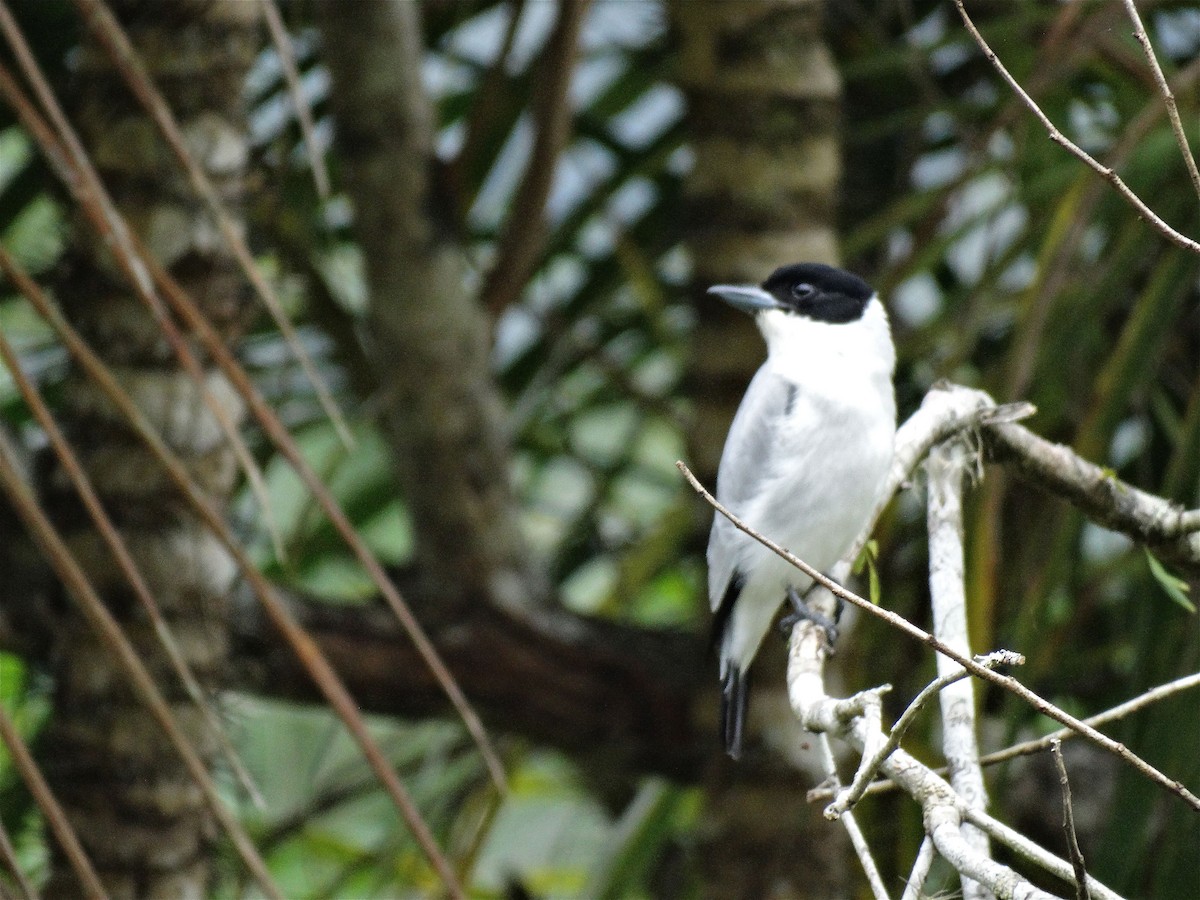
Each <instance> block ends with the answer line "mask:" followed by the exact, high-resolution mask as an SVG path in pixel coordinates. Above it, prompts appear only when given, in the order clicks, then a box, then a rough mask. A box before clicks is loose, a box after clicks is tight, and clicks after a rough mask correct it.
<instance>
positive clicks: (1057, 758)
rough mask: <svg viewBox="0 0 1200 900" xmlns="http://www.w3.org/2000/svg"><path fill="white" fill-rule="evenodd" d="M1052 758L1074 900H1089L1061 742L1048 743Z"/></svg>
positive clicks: (1085, 873)
mask: <svg viewBox="0 0 1200 900" xmlns="http://www.w3.org/2000/svg"><path fill="white" fill-rule="evenodd" d="M1050 753H1051V755H1053V757H1054V768H1055V769H1057V770H1058V786H1059V789H1060V790H1061V791H1062V806H1063V833H1064V834H1065V835H1066V838H1067V855H1068V856H1069V857H1070V860H1071V868H1072V869H1074V870H1075V900H1090V898H1091V894H1090V892H1089V891H1088V886H1087V867H1086V866H1084V864H1083V851H1081V850H1080V849H1079V836H1078V835H1077V834H1076V833H1075V810H1074V808H1073V807H1072V804H1071V782H1070V781H1069V780H1068V779H1067V765H1066V763H1064V762H1063V755H1062V741H1052V742H1051V743H1050Z"/></svg>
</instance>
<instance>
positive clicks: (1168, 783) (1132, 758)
mask: <svg viewBox="0 0 1200 900" xmlns="http://www.w3.org/2000/svg"><path fill="white" fill-rule="evenodd" d="M675 465H676V467H678V469H679V471H680V472H682V473H683V476H684V477H685V478H686V479H687V480H688V483H689V484H690V485H691V486H692V489H693V490H695V491H696V493H698V494H699V495H700V496H701V497H703V498H704V500H705V502H707V503H708V504H709V505H710V506H711V507H712V508H713V509H715V510H716V511H717V512H719V513H720V514H721V515H723V516H725V518H727V519H729V521H730V522H732V523H733V525H734V527H735V528H737V529H738V530H739V531H742V532H744V533H746V534H748V535H749V536H750V537H752V538H754V539H755V540H756V541H758V542H759V543H760V544H762V545H763V546H764V547H766V548H767V549H769V550H771V551H772V552H774V553H775V554H776V555H777V556H779V557H781V558H783V559H785V560H787V561H788V562H789V563H791V564H792V565H793V566H795V567H796V568H797V569H799V570H800V571H801V572H803V573H804V574H805V575H807V576H808V577H809V578H811V579H812V580H813V581H815V582H816V583H817V584H819V585H821V586H822V587H823V588H825V589H826V590H827V591H829V592H830V593H831V594H833V595H834V596H835V597H841V598H842V599H843V600H845V601H846V602H847V603H851V604H853V605H854V606H856V607H858V608H859V609H861V610H863V611H865V612H866V613H868V614H869V615H872V616H874V617H875V618H877V619H882V620H884V621H885V622H887V623H888V624H889V625H891V626H892V627H893V628H897V629H899V630H900V631H903V632H904V633H905V634H907V635H908V636H909V637H912V638H915V639H916V640H918V641H921V642H922V643H924V644H927V645H928V646H929V647H931V648H933V649H934V650H936V651H937V652H938V653H941V654H943V655H945V656H948V657H949V658H950V659H952V660H954V661H955V662H957V663H958V664H959V665H960V666H962V667H963V668H965V669H967V670H968V671H970V673H971V674H972V675H975V676H977V677H979V678H982V679H983V680H984V681H989V682H991V683H992V684H995V685H998V686H1000V687H1002V688H1003V689H1004V690H1006V691H1009V692H1010V693H1012V694H1015V695H1016V696H1017V697H1019V698H1020V699H1021V700H1024V701H1025V702H1026V703H1028V704H1029V705H1030V706H1032V707H1033V708H1034V709H1035V710H1036V711H1037V712H1039V713H1041V714H1042V715H1044V716H1047V717H1049V718H1051V719H1054V720H1055V721H1056V722H1059V723H1061V724H1063V725H1066V726H1067V727H1068V728H1073V729H1074V730H1076V731H1078V732H1079V733H1080V734H1082V735H1083V736H1084V737H1086V738H1088V739H1089V740H1090V741H1092V742H1093V743H1094V744H1096V745H1098V746H1100V747H1103V748H1104V749H1105V750H1107V751H1108V752H1109V753H1112V754H1113V755H1114V756H1116V757H1118V758H1119V759H1121V760H1123V761H1124V762H1125V763H1127V764H1128V765H1130V766H1132V767H1133V768H1134V769H1136V770H1137V771H1138V772H1140V773H1141V774H1142V775H1144V776H1145V777H1146V778H1148V779H1150V780H1151V781H1153V782H1154V783H1155V784H1157V785H1159V786H1161V787H1163V788H1165V789H1166V790H1168V791H1170V792H1171V793H1172V794H1174V795H1175V796H1177V797H1179V798H1180V799H1181V800H1182V801H1183V802H1184V803H1186V804H1187V805H1188V806H1190V807H1191V808H1192V809H1194V810H1196V811H1197V812H1200V797H1197V796H1196V795H1195V794H1193V793H1192V792H1191V791H1190V790H1188V789H1187V786H1186V785H1184V784H1183V782H1181V781H1178V780H1177V779H1173V778H1168V777H1167V776H1166V775H1164V774H1163V773H1162V772H1160V771H1159V770H1158V769H1156V768H1154V766H1152V765H1150V764H1149V763H1148V762H1146V761H1145V760H1144V759H1142V758H1141V757H1140V756H1138V755H1137V754H1136V753H1134V752H1133V751H1131V750H1130V749H1129V748H1128V747H1126V746H1125V745H1124V744H1122V743H1120V742H1119V741H1114V740H1113V739H1112V738H1110V737H1108V736H1107V735H1105V734H1101V733H1100V732H1099V731H1097V730H1096V729H1095V728H1092V727H1091V726H1089V725H1085V724H1084V723H1083V722H1081V721H1080V720H1079V719H1077V718H1075V717H1074V716H1072V715H1071V714H1070V713H1067V712H1065V711H1064V710H1062V709H1059V708H1058V707H1057V706H1055V705H1054V704H1053V703H1051V702H1049V701H1048V700H1046V699H1044V698H1043V697H1041V696H1039V695H1038V694H1036V693H1035V692H1034V691H1031V690H1030V689H1029V688H1027V687H1026V686H1025V685H1023V684H1021V682H1019V681H1017V680H1016V679H1015V678H1010V677H1008V676H1007V675H1001V674H1000V673H998V672H994V671H992V670H991V669H988V668H986V667H985V666H981V665H980V664H979V663H977V662H975V660H973V659H970V658H968V657H966V656H963V655H962V654H961V653H959V652H958V651H956V650H954V649H953V648H952V647H948V646H946V644H945V643H943V642H942V641H940V640H938V639H937V638H936V637H934V636H933V635H931V634H929V633H928V632H927V631H923V630H922V629H920V628H918V627H917V626H916V625H914V624H912V623H911V622H909V621H908V620H907V619H905V618H904V617H903V616H899V615H897V614H896V613H894V612H892V611H891V610H887V609H883V608H882V607H878V606H876V605H875V604H873V603H872V602H871V601H870V600H866V599H864V598H862V597H860V596H859V595H858V594H856V593H854V592H853V591H850V590H847V589H846V588H844V587H842V585H840V584H838V583H837V582H836V581H833V580H832V579H830V578H828V577H826V575H825V574H824V573H822V572H819V571H818V570H816V569H814V568H813V567H812V566H810V565H809V564H808V563H806V562H804V560H802V559H800V558H799V557H798V556H796V555H795V554H793V553H790V552H789V551H787V550H785V549H784V548H783V547H780V546H779V545H778V544H776V543H775V542H774V541H772V540H771V539H770V538H767V537H764V536H763V535H761V534H759V533H758V532H757V531H755V530H754V529H753V528H751V527H750V526H748V525H747V524H746V523H745V522H743V521H742V520H741V519H739V518H738V517H737V516H736V515H734V514H733V513H732V512H730V511H729V510H728V509H726V508H725V507H724V506H723V505H722V504H721V503H720V502H718V500H717V498H716V497H714V496H713V495H712V494H711V493H709V492H708V491H707V490H706V489H705V487H704V485H702V484H701V483H700V482H699V480H698V479H697V478H696V476H695V475H693V474H692V471H691V470H690V469H689V468H688V467H687V466H686V465H685V464H684V463H683V462H682V461H677V462H676V463H675Z"/></svg>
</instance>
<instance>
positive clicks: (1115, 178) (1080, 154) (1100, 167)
mask: <svg viewBox="0 0 1200 900" xmlns="http://www.w3.org/2000/svg"><path fill="white" fill-rule="evenodd" d="M954 5H955V7H956V8H957V9H958V14H959V16H961V17H962V20H963V24H964V25H966V27H967V31H968V32H970V34H971V37H972V38H974V39H975V43H977V44H978V45H979V48H980V49H981V50H982V51H983V55H984V56H985V57H987V59H988V61H989V62H990V63H991V64H992V66H993V67H994V68H995V69H996V71H997V72H998V73H1000V77H1001V78H1003V79H1004V81H1005V82H1007V84H1008V86H1009V87H1010V88H1011V89H1012V90H1013V92H1014V93H1015V94H1016V95H1017V96H1018V97H1019V98H1020V99H1021V102H1022V103H1024V104H1025V106H1026V107H1028V108H1029V111H1030V112H1032V113H1033V114H1034V115H1035V116H1036V117H1037V119H1038V121H1040V122H1041V123H1042V125H1043V126H1044V127H1045V129H1046V131H1047V132H1048V133H1049V135H1050V140H1052V141H1053V142H1054V143H1056V144H1058V145H1059V146H1060V147H1062V148H1063V149H1064V150H1066V151H1067V152H1068V153H1070V154H1071V155H1072V156H1074V157H1075V158H1076V159H1078V160H1079V161H1080V162H1082V163H1084V164H1085V165H1086V166H1088V167H1089V168H1091V169H1092V170H1093V171H1094V172H1096V173H1097V174H1098V175H1100V176H1101V177H1102V178H1105V179H1107V180H1108V181H1109V182H1110V183H1111V184H1112V186H1113V187H1114V188H1115V189H1116V191H1117V193H1119V194H1120V195H1121V196H1122V197H1124V198H1125V199H1126V200H1127V201H1128V202H1129V203H1130V205H1132V206H1133V208H1134V209H1136V210H1137V211H1138V214H1139V215H1140V216H1142V217H1143V218H1144V219H1145V220H1146V221H1147V222H1148V223H1149V224H1150V227H1152V228H1153V229H1154V230H1155V231H1157V232H1158V233H1159V234H1161V235H1162V236H1163V237H1165V238H1166V239H1167V240H1168V241H1170V242H1171V243H1172V244H1175V245H1176V246H1178V247H1182V248H1183V249H1184V250H1188V251H1191V252H1192V253H1200V243H1198V242H1197V241H1194V240H1192V239H1191V238H1189V237H1187V236H1186V235H1183V234H1180V233H1179V232H1178V231H1176V230H1175V229H1174V228H1172V227H1171V226H1170V225H1168V224H1167V223H1166V222H1165V221H1164V220H1163V219H1162V217H1161V216H1159V215H1158V214H1157V213H1156V212H1154V210H1152V209H1151V208H1150V207H1149V206H1147V205H1146V203H1145V201H1143V200H1142V198H1141V197H1139V196H1138V195H1137V194H1136V193H1134V192H1133V190H1132V189H1131V188H1130V187H1129V185H1127V184H1126V183H1125V182H1124V181H1122V180H1121V176H1119V175H1118V174H1117V173H1116V172H1114V171H1113V170H1112V169H1111V168H1110V167H1108V166H1106V165H1104V164H1102V163H1101V162H1099V161H1098V160H1096V158H1095V157H1093V156H1092V155H1091V154H1090V153H1088V152H1087V151H1086V150H1084V149H1083V148H1082V147H1080V146H1079V145H1078V144H1076V143H1075V142H1074V141H1072V140H1071V139H1070V138H1068V137H1067V136H1066V135H1064V134H1063V133H1062V132H1061V131H1059V130H1058V128H1057V126H1055V124H1054V123H1053V122H1051V121H1050V118H1049V116H1047V115H1046V114H1045V113H1044V112H1042V109H1041V107H1040V106H1038V105H1037V101H1035V100H1034V99H1033V98H1032V97H1031V96H1029V94H1028V93H1026V91H1025V89H1024V88H1022V87H1021V85H1020V84H1019V83H1018V82H1017V80H1016V79H1015V78H1014V77H1013V76H1012V75H1011V74H1010V73H1009V71H1008V69H1006V68H1005V67H1004V64H1003V63H1002V62H1000V59H999V57H997V56H996V53H995V51H994V50H992V48H991V47H990V46H988V43H987V41H986V40H984V37H983V35H982V34H980V33H979V29H978V28H976V27H975V23H974V22H972V21H971V17H970V16H969V15H968V14H967V10H966V8H965V7H964V6H963V0H954Z"/></svg>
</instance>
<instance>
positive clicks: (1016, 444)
mask: <svg viewBox="0 0 1200 900" xmlns="http://www.w3.org/2000/svg"><path fill="white" fill-rule="evenodd" d="M983 438H984V441H985V442H986V444H987V447H988V450H989V451H990V452H991V456H992V458H993V459H994V460H995V461H998V462H1004V463H1009V464H1011V465H1012V466H1013V468H1014V469H1015V470H1016V472H1017V473H1018V474H1019V475H1021V477H1023V478H1025V479H1026V480H1028V481H1031V482H1033V483H1034V484H1036V485H1038V486H1039V487H1041V488H1043V489H1044V490H1047V491H1050V492H1051V493H1053V494H1058V495H1059V496H1061V497H1063V498H1065V499H1066V500H1068V501H1069V502H1070V503H1071V504H1072V505H1073V506H1075V507H1077V508H1078V509H1079V510H1080V511H1081V512H1083V513H1084V515H1086V516H1088V518H1090V519H1092V520H1093V521H1095V522H1096V523H1098V524H1100V525H1103V526H1104V527H1105V528H1111V529H1113V530H1114V531H1120V532H1122V533H1124V534H1126V535H1128V536H1129V537H1131V538H1133V539H1134V540H1137V541H1140V542H1142V543H1145V544H1148V545H1150V546H1151V547H1153V548H1154V549H1155V551H1156V552H1160V553H1162V554H1163V555H1165V556H1168V557H1169V558H1170V559H1172V560H1173V561H1175V562H1180V563H1183V564H1186V565H1190V566H1200V531H1197V530H1196V528H1197V526H1198V525H1200V510H1183V509H1181V508H1180V507H1179V506H1177V505H1175V504H1174V503H1171V502H1170V501H1169V500H1164V499H1163V498H1162V497H1158V496H1155V495H1154V494H1149V493H1147V492H1145V491H1143V490H1140V489H1138V488H1136V487H1134V486H1133V485H1131V484H1128V483H1127V482H1124V481H1122V480H1121V479H1119V478H1117V477H1116V476H1114V475H1113V474H1112V473H1111V472H1110V471H1108V470H1106V469H1104V468H1102V467H1101V466H1098V465H1096V464H1095V463H1092V462H1088V461H1087V460H1086V459H1083V458H1082V457H1080V456H1079V455H1077V454H1076V453H1075V451H1074V450H1072V449H1071V448H1070V447H1066V446H1064V445H1062V444H1055V443H1052V442H1050V441H1047V440H1046V439H1045V438H1041V437H1038V436H1037V435H1035V434H1034V433H1033V432H1031V431H1029V430H1028V429H1026V428H1024V427H1022V426H1020V425H1012V424H1000V425H992V426H989V427H988V428H986V429H984V431H983Z"/></svg>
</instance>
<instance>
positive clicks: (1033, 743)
mask: <svg viewBox="0 0 1200 900" xmlns="http://www.w3.org/2000/svg"><path fill="white" fill-rule="evenodd" d="M1001 652H1007V651H1001ZM1019 661H1020V658H1019V657H1018V658H1017V660H1015V661H1013V662H1011V663H1006V664H1011V665H1017V664H1018V663H1019ZM964 674H965V673H964ZM937 685H938V682H937V681H935V682H933V683H932V684H930V685H929V686H927V687H926V688H925V689H924V690H923V691H922V692H921V694H919V695H918V696H917V700H921V701H922V702H924V700H923V699H922V698H923V697H924V696H925V694H926V692H927V691H930V689H931V688H935V687H936V686H937ZM1198 687H1200V672H1197V673H1195V674H1192V675H1185V676H1184V677H1183V678H1177V679H1175V680H1174V681H1169V682H1167V683H1166V684H1160V685H1158V686H1157V687H1153V688H1151V689H1150V690H1148V691H1146V692H1144V693H1141V694H1138V695H1137V696H1136V697H1134V698H1133V699H1131V700H1126V701H1125V702H1124V703H1120V704H1118V705H1117V706H1114V707H1112V708H1111V709H1107V710H1105V711H1104V712H1101V713H1097V714H1096V715H1094V716H1088V717H1087V718H1086V719H1084V720H1083V721H1084V722H1086V723H1087V724H1088V725H1091V726H1092V727H1095V728H1098V727H1099V726H1101V725H1106V724H1107V723H1109V722H1113V721H1116V720H1118V719H1123V718H1125V717H1126V716H1128V715H1132V714H1133V713H1135V712H1138V711H1140V710H1142V709H1145V708H1146V707H1148V706H1152V705H1153V704H1155V703H1158V702H1160V701H1162V700H1166V699H1167V698H1168V697H1173V696H1175V695H1176V694H1178V693H1180V692H1181V691H1188V690H1193V689H1195V688H1198ZM917 700H914V701H913V702H912V704H910V706H909V709H912V707H913V706H914V705H916V703H917ZM907 714H908V710H906V711H905V715H907ZM903 718H904V717H903V716H901V719H903ZM897 724H898V723H897ZM1077 737H1079V733H1078V732H1076V731H1072V730H1071V729H1070V728H1060V729H1059V730H1058V731H1055V732H1052V733H1050V734H1048V735H1045V736H1044V737H1040V738H1035V739H1034V740H1029V741H1022V742H1021V743H1019V744H1013V745H1012V746H1011V747H1006V748H1004V749H1003V750H997V751H995V752H994V753H988V754H986V755H984V756H983V757H981V758H980V760H979V762H980V764H982V765H984V766H994V765H996V764H998V763H1002V762H1008V761H1009V760H1010V759H1015V758H1017V757H1018V756H1032V755H1033V754H1035V753H1041V752H1042V751H1043V750H1048V749H1049V748H1050V745H1051V744H1052V743H1053V742H1054V741H1056V740H1058V741H1067V740H1071V739H1072V738H1077ZM946 771H947V770H946V768H945V767H942V768H939V769H934V772H935V773H937V774H938V775H945V774H946ZM895 789H896V784H895V783H894V782H891V781H873V782H871V784H870V785H868V786H867V788H866V789H865V790H864V791H863V796H867V795H869V794H884V793H888V792H890V791H894V790H895ZM835 796H836V792H835V791H833V790H831V789H830V788H828V787H818V788H814V789H813V790H811V791H809V792H808V799H809V800H810V801H812V802H814V803H815V802H820V801H822V800H831V799H833V798H834V797H835ZM857 799H858V798H856V801H857Z"/></svg>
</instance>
